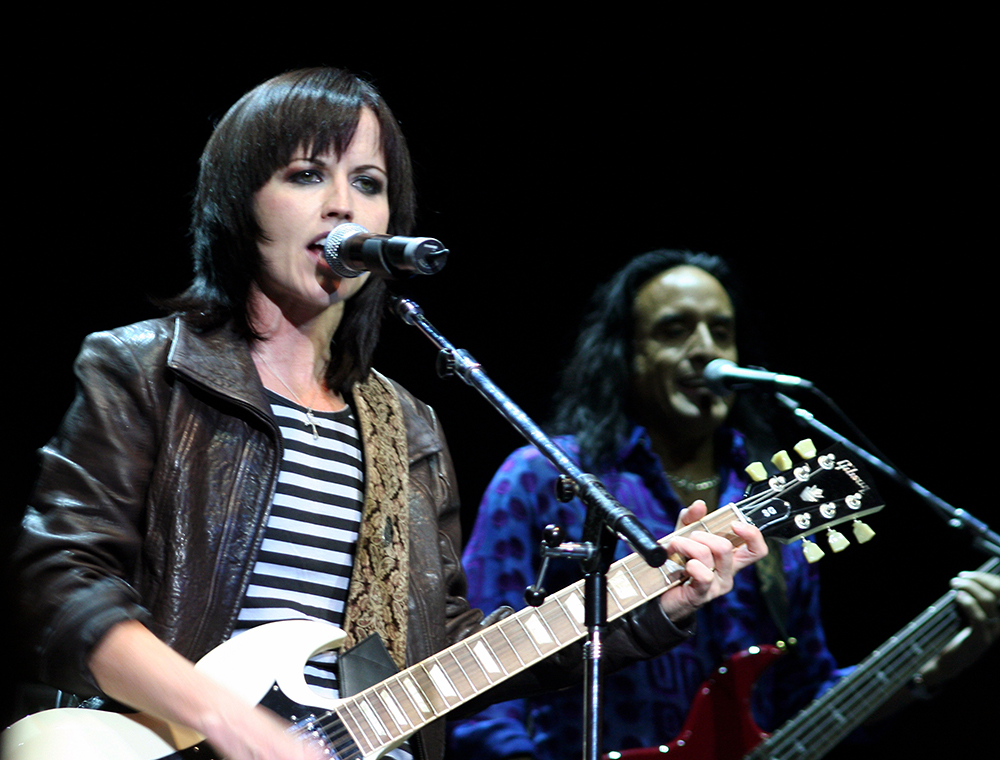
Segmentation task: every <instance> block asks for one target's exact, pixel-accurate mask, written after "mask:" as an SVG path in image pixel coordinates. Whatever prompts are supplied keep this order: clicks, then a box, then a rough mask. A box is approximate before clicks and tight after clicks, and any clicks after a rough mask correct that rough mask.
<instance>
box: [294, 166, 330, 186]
mask: <svg viewBox="0 0 1000 760" xmlns="http://www.w3.org/2000/svg"><path fill="white" fill-rule="evenodd" d="M291 179H292V182H298V183H299V184H301V185H311V184H315V183H317V182H322V181H323V175H322V174H320V172H318V171H317V170H316V169H303V170H302V171H299V172H295V173H294V174H293V175H292V177H291Z"/></svg>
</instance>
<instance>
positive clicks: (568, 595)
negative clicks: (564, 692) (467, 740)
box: [336, 506, 744, 756]
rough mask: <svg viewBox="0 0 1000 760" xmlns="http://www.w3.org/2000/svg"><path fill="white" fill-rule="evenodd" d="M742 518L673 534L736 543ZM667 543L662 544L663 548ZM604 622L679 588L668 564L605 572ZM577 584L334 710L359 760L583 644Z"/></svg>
mask: <svg viewBox="0 0 1000 760" xmlns="http://www.w3.org/2000/svg"><path fill="white" fill-rule="evenodd" d="M743 520H744V518H743V515H742V514H741V513H740V512H739V510H737V509H735V508H733V507H732V506H729V507H724V508H722V509H719V510H716V511H715V512H713V513H712V514H711V515H708V516H707V517H706V518H705V519H704V520H703V521H701V522H699V523H696V524H694V525H690V526H687V527H686V528H684V529H682V530H681V531H678V532H677V533H675V534H674V535H675V536H676V535H683V534H684V533H687V532H691V531H694V530H704V531H708V532H711V533H715V534H717V535H724V536H725V537H726V538H728V539H729V540H730V541H732V542H733V543H734V544H739V543H740V539H739V538H738V537H737V536H736V535H735V534H734V533H732V532H731V531H730V530H729V526H730V525H732V523H733V522H735V521H743ZM669 538H671V537H667V538H665V539H662V540H661V542H660V543H666V541H667V540H669ZM607 578H608V594H607V599H608V619H609V620H614V619H615V618H617V617H620V616H621V615H624V614H625V613H626V612H629V611H630V610H633V609H635V608H636V607H638V606H639V605H641V604H643V603H644V602H647V601H649V600H650V599H652V598H653V597H655V596H657V595H658V594H660V593H662V592H663V591H664V590H666V589H667V588H669V587H670V586H673V585H674V584H677V583H680V582H681V581H683V580H684V578H685V575H684V569H683V567H682V566H681V565H680V564H678V563H677V562H675V561H674V560H672V559H668V560H667V562H666V563H665V564H664V565H663V566H661V567H659V568H654V567H650V566H649V565H648V564H646V562H645V561H644V560H643V559H642V558H641V557H639V556H638V555H635V554H632V555H630V556H628V557H626V558H624V559H622V560H619V561H618V562H615V563H614V564H613V565H612V566H611V568H610V569H609V572H608V575H607ZM586 632H587V631H586V626H585V623H584V600H583V582H582V581H581V582H578V583H575V584H574V585H572V586H568V587H566V588H564V589H562V590H561V591H558V592H556V593H553V594H552V595H550V596H549V597H548V599H546V601H545V603H544V604H542V605H541V606H540V607H537V608H534V607H529V608H526V609H524V610H521V611H520V612H518V613H517V614H515V615H511V616H510V617H508V618H505V619H504V620H501V621H500V622H499V623H496V624H495V625H492V626H490V627H488V628H486V629H485V630H483V631H481V632H479V633H476V634H474V635H472V636H470V637H468V638H467V639H464V640H463V641H461V642H459V643H457V644H454V645H452V646H451V647H449V648H448V649H445V650H444V651H442V652H440V653H438V654H437V655H435V656H434V657H431V658H429V659H427V660H424V661H423V662H421V663H419V664H417V665H414V666H412V667H410V668H407V669H406V670H404V671H402V672H400V673H398V674H396V675H395V676H393V677H391V678H388V679H386V680H385V681H383V682H382V683H380V684H378V685H377V686H375V687H372V688H370V689H367V690H365V691H363V692H361V693H359V694H357V695H355V696H353V697H349V698H347V699H345V700H344V702H343V703H342V704H341V705H339V706H338V707H337V708H336V714H337V717H338V718H339V720H340V722H341V723H342V724H343V726H344V727H345V728H346V730H347V731H348V733H350V734H351V736H352V738H353V739H354V742H355V743H356V744H357V746H358V748H359V749H360V752H361V754H362V755H363V756H367V755H369V754H371V753H375V752H378V751H381V750H383V749H385V748H387V747H391V746H393V745H395V744H397V743H398V742H400V741H402V740H403V739H405V738H406V737H407V736H410V735H411V734H413V733H414V732H416V731H417V730H419V729H420V728H422V727H423V726H425V725H427V724H428V723H430V722H432V721H434V720H436V719H438V718H440V717H442V716H443V715H445V714H446V713H448V712H449V711H450V710H452V709H454V708H455V707H457V706H459V705H460V704H462V703H464V702H466V701H468V700H470V699H472V698H474V697H476V696H477V695H479V694H481V693H482V692H484V691H486V690H487V689H490V688H492V687H493V686H495V685H496V684H498V683H500V682H501V681H504V680H506V679H508V678H510V677H512V676H514V675H516V674H517V673H520V672H521V671H523V670H525V669H526V668H529V667H531V666H532V665H534V664H536V663H538V662H539V661H540V660H542V659H544V658H545V657H548V656H549V655H551V654H553V653H555V652H557V651H558V650H560V649H562V648H564V647H566V646H568V645H569V644H571V643H573V642H575V641H577V640H579V639H581V638H583V637H584V636H585V635H586Z"/></svg>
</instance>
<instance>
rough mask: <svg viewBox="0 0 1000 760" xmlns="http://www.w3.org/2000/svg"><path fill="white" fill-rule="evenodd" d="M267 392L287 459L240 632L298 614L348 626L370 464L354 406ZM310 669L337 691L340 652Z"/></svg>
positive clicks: (325, 689) (320, 689)
mask: <svg viewBox="0 0 1000 760" xmlns="http://www.w3.org/2000/svg"><path fill="white" fill-rule="evenodd" d="M267 393H268V398H269V400H270V401H271V408H272V410H273V413H274V415H275V417H276V419H277V421H278V426H279V428H280V429H281V436H282V439H283V441H284V458H283V460H282V464H281V472H280V474H279V476H278V485H277V491H276V493H275V496H274V502H273V503H272V506H271V515H270V517H269V519H268V522H267V526H266V529H265V533H264V540H263V543H262V544H261V549H260V554H259V555H258V557H257V563H256V565H255V566H254V570H253V575H252V576H251V579H250V586H249V587H248V588H247V593H246V597H245V598H244V600H243V607H242V609H241V610H240V613H239V616H238V618H237V621H236V629H235V631H234V632H233V635H234V636H235V635H238V634H239V633H241V632H242V631H245V630H248V629H250V628H253V627H254V626H256V625H259V624H261V623H269V622H272V621H275V620H289V619H293V618H317V619H320V620H325V621H327V622H330V623H333V624H334V625H342V624H343V617H344V605H345V603H346V600H347V587H348V584H349V583H350V579H351V570H352V568H353V565H354V552H355V548H356V545H357V540H358V528H359V526H360V523H361V507H362V502H363V499H364V469H363V468H364V464H363V460H362V450H361V441H360V436H359V434H358V427H357V421H356V419H355V417H354V412H353V411H352V409H351V408H350V407H349V406H348V407H347V408H346V409H344V410H343V411H340V412H315V411H314V412H309V411H308V410H306V409H305V408H304V407H301V406H299V405H298V404H294V403H292V402H291V401H289V400H287V399H285V398H282V397H281V396H279V395H277V394H275V393H272V392H271V391H268V392H267ZM314 425H315V433H316V434H315V436H314V427H313V426H314ZM305 675H306V681H307V683H309V685H310V686H311V687H312V688H313V689H315V690H316V691H317V693H319V694H321V695H322V696H325V697H330V698H335V697H336V696H337V677H336V653H334V652H324V653H320V654H319V655H316V656H315V657H313V658H312V659H310V661H309V663H308V664H307V666H306V671H305Z"/></svg>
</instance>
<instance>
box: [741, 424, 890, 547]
mask: <svg viewBox="0 0 1000 760" xmlns="http://www.w3.org/2000/svg"><path fill="white" fill-rule="evenodd" d="M794 451H795V452H796V453H797V454H798V455H799V457H800V458H801V459H800V461H799V463H798V464H795V463H794V462H793V461H792V458H791V456H790V455H788V454H787V453H786V452H784V451H781V452H778V454H775V455H774V457H772V459H771V461H772V463H773V464H774V465H775V467H776V468H777V470H778V471H777V473H775V474H772V475H769V474H768V473H767V471H766V470H765V469H764V467H763V465H761V464H760V463H754V464H752V465H750V467H748V468H747V473H748V474H749V475H750V477H751V479H752V480H754V481H755V482H756V483H757V486H756V487H755V488H754V492H752V493H751V495H750V496H748V497H747V498H746V499H743V500H742V501H740V502H739V503H738V504H735V505H733V506H735V507H736V508H737V509H739V510H740V512H741V513H742V514H743V516H744V517H746V519H747V520H749V521H750V522H751V523H753V524H754V525H755V526H757V528H759V529H760V531H761V533H763V534H764V535H765V536H769V537H772V538H775V539H777V540H779V541H781V542H782V543H791V542H792V541H795V540H796V539H799V538H802V539H805V537H806V536H810V535H812V534H813V533H818V532H819V531H821V530H826V531H827V543H828V544H829V546H830V548H831V550H833V551H834V552H839V551H843V550H844V549H845V548H846V547H847V546H848V545H849V544H850V541H849V540H848V539H847V537H846V536H844V535H843V534H842V533H841V532H840V531H837V530H834V526H835V525H840V524H841V523H845V522H849V521H853V523H854V537H855V540H856V541H858V543H864V542H865V541H868V540H869V539H871V538H872V536H874V535H875V533H874V531H872V530H871V528H869V527H868V526H867V525H865V523H863V522H861V520H860V518H861V517H863V516H865V515H869V514H871V513H873V512H877V511H879V510H880V509H882V507H883V502H882V500H881V498H880V497H879V495H878V493H877V492H876V491H875V489H874V488H873V487H872V486H871V484H870V483H869V478H868V475H867V473H866V471H865V470H864V468H863V467H862V466H861V464H860V463H859V462H858V461H857V459H856V458H855V457H853V456H852V455H851V453H850V452H849V451H848V449H847V448H846V447H844V446H843V445H841V444H834V445H833V446H831V447H830V448H829V449H827V450H826V451H824V452H823V453H821V454H817V453H816V448H815V446H813V444H812V441H809V440H805V441H800V442H799V443H798V444H797V445H796V446H795V449H794ZM803 551H804V552H805V555H806V559H807V560H809V561H810V562H815V561H816V560H818V559H820V557H822V556H823V550H822V549H820V548H819V546H817V545H816V544H815V543H813V542H811V541H805V540H803Z"/></svg>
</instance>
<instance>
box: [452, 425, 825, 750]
mask: <svg viewBox="0 0 1000 760" xmlns="http://www.w3.org/2000/svg"><path fill="white" fill-rule="evenodd" d="M732 440H733V446H732V448H731V450H730V452H729V456H728V461H726V462H725V463H724V466H723V468H722V472H721V476H722V483H721V489H722V490H721V491H720V502H719V503H720V504H729V503H731V502H734V501H738V500H739V499H741V498H742V497H743V494H744V491H745V488H746V481H745V475H744V474H743V466H744V465H745V464H746V461H745V460H746V454H745V452H744V447H743V441H742V438H741V437H740V436H739V434H735V433H734V434H733V435H732ZM557 443H558V444H559V445H560V446H561V447H562V448H563V450H564V451H566V453H567V454H568V455H569V456H570V457H571V458H576V457H577V455H578V448H577V446H576V444H575V442H574V440H573V439H572V438H568V437H566V438H559V439H557ZM557 477H558V473H557V472H556V470H555V468H554V467H553V466H552V465H551V463H550V462H549V461H548V460H547V459H546V458H545V457H544V456H543V455H541V454H540V453H538V452H537V451H536V450H535V449H534V448H532V447H526V448H522V449H518V450H517V451H515V452H514V453H513V454H512V455H511V456H510V457H509V458H508V459H507V460H506V461H505V462H504V464H503V466H502V467H501V468H500V470H499V471H498V472H497V474H496V475H495V476H494V478H493V481H492V482H491V484H490V486H489V488H488V489H487V491H486V494H485V496H484V497H483V501H482V504H481V505H480V507H479V513H478V515H477V519H476V523H475V527H474V529H473V531H472V535H471V536H470V540H469V543H468V546H467V547H466V551H465V555H464V558H463V562H464V565H465V569H466V572H467V574H468V577H469V594H468V598H469V601H470V602H471V603H472V604H474V605H475V606H478V607H480V608H482V609H495V608H496V607H497V606H499V605H503V604H507V605H510V606H511V607H514V608H515V609H521V608H523V607H524V606H525V603H524V599H523V593H524V589H525V587H526V586H529V585H531V584H532V583H534V582H535V579H536V576H537V571H538V567H539V557H538V555H539V551H538V547H539V545H540V543H541V540H542V531H543V530H544V527H545V526H546V525H548V524H550V523H554V524H556V525H559V526H561V527H562V528H563V529H564V530H565V531H566V535H567V537H568V538H569V539H570V540H578V539H579V538H580V537H581V534H582V529H583V520H584V516H585V509H584V507H583V505H582V504H581V503H580V502H579V501H578V500H574V501H571V502H569V503H565V504H564V503H562V502H559V501H558V500H557V499H556V498H555V490H554V489H555V482H556V479H557ZM600 477H601V480H602V482H603V483H604V484H605V485H606V486H607V488H608V489H609V490H610V492H611V493H612V494H613V495H614V496H615V498H617V499H618V500H619V501H620V502H621V503H622V504H625V505H626V506H628V507H629V509H631V510H632V511H633V513H634V514H635V515H636V517H637V518H638V519H639V520H640V521H641V522H642V523H643V524H644V525H645V526H646V527H648V528H649V529H650V530H651V531H652V532H653V533H654V534H655V535H656V536H657V537H658V538H659V537H662V536H665V535H667V534H669V533H671V532H673V530H674V526H675V523H676V520H677V516H678V514H679V512H680V510H681V504H680V502H679V501H678V499H677V497H676V495H675V494H674V492H673V491H672V490H671V488H670V485H669V483H668V482H667V479H666V476H665V475H664V472H663V468H662V466H661V465H660V461H659V459H658V457H657V456H656V455H655V454H654V453H653V450H652V446H651V443H650V440H649V437H648V436H647V434H646V432H645V430H644V429H642V428H641V427H636V428H635V430H634V432H633V435H632V437H631V439H630V441H629V442H628V445H627V446H625V447H624V448H623V449H622V451H621V452H620V455H619V458H618V465H617V468H616V469H615V470H614V471H613V472H605V473H600ZM630 551H631V550H630V549H629V547H628V546H627V545H626V544H625V543H624V542H621V541H619V543H618V547H617V550H616V557H615V558H616V559H619V558H621V557H623V556H625V555H627V554H629V553H630ZM781 559H782V565H783V568H784V573H785V576H786V579H787V596H788V601H789V614H788V620H787V631H788V635H789V636H790V637H794V638H795V639H797V642H798V643H797V646H796V647H794V650H793V653H792V654H789V655H785V656H784V657H782V658H780V659H779V660H778V661H777V662H776V663H775V664H774V665H772V666H771V667H769V668H768V669H767V670H766V671H765V672H764V674H763V675H762V676H761V677H760V679H758V681H757V687H756V689H755V700H754V716H755V718H756V720H757V723H758V725H760V726H761V728H764V729H765V730H771V729H773V728H775V727H776V726H777V725H780V724H781V722H783V721H784V720H786V719H787V718H789V717H791V716H792V715H794V714H795V712H797V711H798V710H799V709H801V708H802V707H804V706H805V705H806V704H808V703H809V702H810V701H811V700H812V699H813V698H814V697H815V696H816V695H817V693H819V692H820V691H821V690H822V689H824V688H825V687H826V686H828V685H829V684H830V683H832V682H833V681H834V680H836V677H837V676H838V675H840V674H839V673H837V672H836V664H835V662H834V659H833V656H832V655H831V654H830V652H829V651H828V649H827V646H826V641H825V637H824V635H823V628H822V625H821V623H820V618H819V587H818V584H817V581H818V577H817V572H816V570H815V569H814V568H813V567H812V566H810V565H809V564H807V563H806V562H805V560H804V559H803V557H802V553H801V551H800V550H799V548H798V547H797V546H783V547H782V548H781ZM580 577H581V575H580V568H579V566H578V564H577V563H576V562H575V561H572V560H553V561H552V562H550V563H549V570H548V574H547V579H546V583H545V586H546V587H547V588H548V589H549V590H550V591H554V590H556V589H559V588H562V587H564V586H566V585H569V584H570V583H573V582H575V581H577V580H579V579H580ZM697 629H698V632H697V634H696V635H695V636H694V637H692V638H691V639H689V640H687V641H685V642H684V643H682V644H680V645H678V646H676V647H674V648H673V649H671V650H669V651H668V652H667V653H666V654H663V655H661V656H659V657H657V658H654V659H652V660H648V661H645V662H640V663H637V664H635V665H632V666H630V667H628V668H626V669H624V670H622V671H619V672H617V673H613V674H609V675H607V676H606V677H605V693H604V728H603V732H604V745H605V749H606V750H608V749H628V748H632V747H640V746H656V745H659V744H663V743H665V742H668V741H670V740H672V739H673V738H674V737H675V736H676V735H677V734H678V733H679V732H680V731H681V729H682V727H683V724H684V721H685V718H686V716H687V714H688V710H689V708H690V706H691V700H692V698H693V696H694V695H695V693H696V691H697V689H698V687H699V686H700V685H701V683H702V682H703V681H704V680H705V678H706V677H707V676H709V675H710V674H711V671H712V670H713V669H714V668H715V667H716V666H718V665H719V664H720V663H721V662H722V661H723V660H724V659H725V658H726V657H728V656H730V655H733V654H736V653H738V652H740V651H743V650H745V649H747V648H748V647H751V646H753V645H756V644H765V643H775V642H776V641H778V640H779V639H780V638H782V636H781V634H780V633H779V628H778V626H777V625H776V623H775V622H774V620H773V618H772V617H771V614H770V613H769V612H768V608H767V606H766V602H765V600H764V598H763V596H762V594H761V592H760V588H759V581H758V576H757V574H756V572H755V570H754V569H751V568H748V569H746V570H744V571H743V572H741V573H740V574H739V575H738V576H737V578H736V584H735V588H734V589H733V591H732V592H731V593H729V594H727V595H725V596H722V597H720V598H718V599H716V600H715V601H713V602H712V603H711V604H709V605H708V606H707V607H706V608H704V609H702V610H700V611H699V612H698V617H697ZM582 704H583V703H582V687H581V688H579V689H578V688H573V689H568V690H564V691H561V692H556V693H550V694H544V695H541V696H540V697H537V698H534V699H523V700H517V701H513V702H505V703H501V704H497V705H493V706H492V707H490V708H488V709H486V710H485V711H483V712H482V713H479V714H478V715H476V716H474V717H472V718H470V719H466V720H462V721H455V722H453V723H452V724H450V726H449V749H450V751H451V752H452V753H453V756H454V757H456V758H472V757H475V758H482V759H483V760H489V759H490V758H503V757H509V756H511V755H518V754H525V755H530V756H533V757H536V758H539V760H557V759H560V758H567V759H570V758H578V757H579V756H580V747H581V744H582V739H581V723H582V714H583V707H582Z"/></svg>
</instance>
